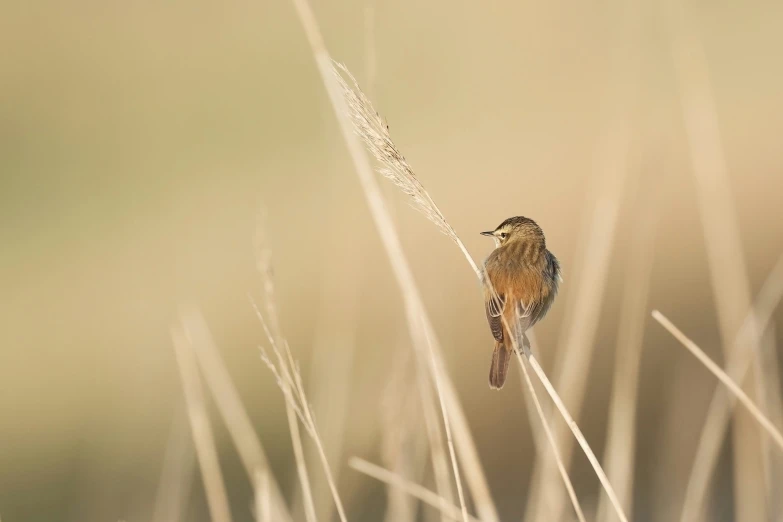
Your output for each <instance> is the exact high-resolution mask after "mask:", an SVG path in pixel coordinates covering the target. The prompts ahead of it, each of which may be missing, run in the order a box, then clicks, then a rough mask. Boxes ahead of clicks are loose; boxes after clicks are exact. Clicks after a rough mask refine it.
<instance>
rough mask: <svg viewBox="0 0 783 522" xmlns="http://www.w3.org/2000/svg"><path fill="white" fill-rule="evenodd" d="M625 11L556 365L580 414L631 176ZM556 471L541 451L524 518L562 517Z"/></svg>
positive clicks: (634, 57)
mask: <svg viewBox="0 0 783 522" xmlns="http://www.w3.org/2000/svg"><path fill="white" fill-rule="evenodd" d="M621 9H622V11H623V16H622V17H621V22H620V23H619V25H618V26H617V31H618V33H617V34H616V35H614V37H613V41H614V46H613V49H614V51H613V54H612V56H611V60H610V67H611V69H610V75H611V76H610V77H611V78H612V80H613V81H612V82H611V83H610V84H609V89H611V90H612V92H611V94H610V95H609V96H608V97H607V104H608V112H609V115H608V123H607V126H606V130H605V132H604V133H603V135H602V137H601V139H600V141H599V143H598V147H597V151H596V163H595V165H594V171H595V172H596V176H595V177H596V179H595V182H591V184H590V197H591V199H592V201H591V202H590V205H591V206H590V207H589V208H590V210H589V212H590V215H589V216H588V217H587V218H586V219H584V220H583V223H584V228H583V231H582V233H581V234H580V235H579V237H580V238H582V239H581V241H580V243H579V246H578V250H577V252H578V253H579V254H578V255H577V256H576V257H575V259H582V264H581V267H579V269H578V272H577V270H576V269H575V270H573V271H572V272H571V273H572V274H573V275H572V276H571V277H570V278H569V276H568V275H566V276H565V279H566V280H568V281H571V284H572V285H574V287H573V289H572V291H571V293H570V296H571V297H570V300H569V302H568V303H567V305H566V313H567V318H568V319H567V320H566V321H565V326H564V332H563V334H561V336H560V339H559V342H558V346H557V351H556V356H555V366H554V368H555V369H554V378H553V381H554V383H555V384H554V385H555V388H556V389H558V390H560V392H561V394H562V399H563V402H564V403H565V404H566V405H567V407H568V408H569V409H570V411H571V414H572V415H573V417H574V418H579V414H580V412H581V410H582V406H583V403H584V398H585V396H586V395H587V394H586V393H585V390H586V387H587V379H588V376H589V373H590V372H589V370H590V364H591V361H592V358H593V352H594V349H595V338H596V332H597V328H598V323H599V319H600V316H601V310H602V308H603V306H602V305H603V300H604V292H605V289H606V281H607V277H608V272H609V260H610V257H611V253H612V248H613V245H614V236H615V230H616V228H617V222H618V216H619V212H620V205H621V203H622V198H623V192H624V188H625V185H626V178H627V177H628V163H629V153H630V147H631V143H630V142H631V137H632V136H633V134H634V131H635V128H634V125H633V121H632V118H633V116H634V112H633V109H634V108H635V101H636V98H637V96H638V90H639V73H640V71H639V63H640V59H639V56H638V55H639V51H638V44H637V43H636V42H637V39H638V34H639V32H640V30H639V28H640V26H641V24H640V21H641V16H640V12H639V9H640V7H639V6H638V5H636V3H634V2H625V3H622V4H621ZM548 418H549V419H552V420H553V422H554V424H553V426H554V433H555V441H556V443H557V446H558V447H559V448H560V449H561V451H562V456H563V460H564V461H565V462H566V464H568V463H569V462H570V461H571V457H572V454H573V442H572V439H571V438H570V437H568V436H567V433H568V432H567V426H566V425H565V424H564V423H563V422H561V421H559V420H557V419H555V418H554V417H553V414H551V413H550V414H549V415H548ZM557 481H558V478H557V471H556V467H555V465H554V463H553V461H552V459H550V458H548V455H547V454H546V453H543V452H540V453H538V454H537V455H536V460H535V464H534V468H533V479H532V482H531V483H532V487H531V496H530V500H529V501H528V504H527V508H526V510H525V518H524V520H526V521H528V522H538V521H541V520H562V517H563V509H564V507H565V499H564V497H563V490H562V488H560V487H558V486H557Z"/></svg>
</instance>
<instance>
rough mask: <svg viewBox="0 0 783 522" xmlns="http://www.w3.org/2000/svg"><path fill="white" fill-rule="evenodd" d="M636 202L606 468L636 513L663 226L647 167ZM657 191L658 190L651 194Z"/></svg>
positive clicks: (606, 521)
mask: <svg viewBox="0 0 783 522" xmlns="http://www.w3.org/2000/svg"><path fill="white" fill-rule="evenodd" d="M636 179H637V180H639V182H638V183H636V185H638V186H637V188H636V205H634V209H636V210H635V215H634V217H633V234H632V236H633V237H632V239H631V253H630V259H629V261H628V265H627V267H626V273H625V284H624V285H623V297H622V305H621V308H620V317H619V328H618V332H617V345H616V346H615V362H614V377H613V381H612V393H611V399H610V403H609V420H608V427H607V430H606V443H605V448H606V449H605V450H604V467H605V468H606V473H607V475H608V476H609V480H611V481H612V484H615V487H616V488H617V496H618V498H619V499H620V503H621V505H622V506H623V509H625V512H626V513H633V483H634V463H635V456H636V451H635V449H636V412H637V404H636V401H637V395H638V391H639V390H638V386H639V365H640V362H641V356H642V344H643V339H644V324H645V321H646V320H647V298H648V295H649V290H650V279H651V276H652V268H653V259H654V252H655V230H656V225H657V221H658V220H657V215H658V210H657V208H656V207H657V203H658V198H657V193H656V192H655V191H656V188H657V181H658V180H657V177H653V176H651V175H649V174H648V173H647V172H645V173H640V175H638V176H636ZM651 193H652V195H651ZM614 519H615V518H614V515H613V513H612V511H611V510H610V509H609V506H608V504H607V503H606V497H603V496H602V497H601V498H600V500H599V502H598V511H597V514H596V520H598V521H599V522H600V521H602V522H611V521H612V520H614Z"/></svg>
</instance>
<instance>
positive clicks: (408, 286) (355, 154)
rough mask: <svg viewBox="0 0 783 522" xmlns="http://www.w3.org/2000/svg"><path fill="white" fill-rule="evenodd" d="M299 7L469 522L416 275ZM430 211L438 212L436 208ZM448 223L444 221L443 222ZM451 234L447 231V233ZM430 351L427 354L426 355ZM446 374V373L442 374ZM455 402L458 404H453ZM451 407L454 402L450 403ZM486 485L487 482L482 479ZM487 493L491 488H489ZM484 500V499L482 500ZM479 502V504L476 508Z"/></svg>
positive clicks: (299, 2) (309, 19)
mask: <svg viewBox="0 0 783 522" xmlns="http://www.w3.org/2000/svg"><path fill="white" fill-rule="evenodd" d="M293 3H294V6H295V7H296V10H297V13H298V15H299V19H300V21H301V22H302V25H303V26H304V29H305V33H306V35H307V38H308V41H309V43H310V46H311V49H312V51H313V55H314V57H315V61H316V64H317V65H318V69H319V72H320V73H321V78H322V80H323V82H324V86H325V88H326V91H327V93H328V94H329V99H330V101H331V102H332V107H333V109H334V112H335V115H336V116H337V120H338V122H339V124H340V129H341V131H342V134H343V138H344V139H345V142H346V145H347V147H348V150H349V152H350V154H351V158H352V159H353V162H354V166H355V167H356V172H357V174H358V175H359V180H360V182H361V185H362V188H363V190H364V193H365V196H366V197H367V200H368V204H369V206H370V211H371V214H372V217H373V220H374V221H375V224H376V227H377V228H378V231H379V233H380V235H381V239H382V240H383V244H384V247H385V248H386V252H387V254H388V255H389V258H390V260H391V263H392V268H393V270H394V273H395V276H396V277H397V280H398V283H399V284H400V286H401V288H402V291H403V297H404V299H405V303H406V306H405V308H406V316H407V319H408V325H409V327H410V329H411V336H412V339H413V341H414V346H415V347H417V349H418V350H419V351H420V357H424V358H428V359H429V364H430V367H431V372H432V378H433V382H434V384H435V389H436V391H437V393H438V400H439V402H440V404H441V409H442V414H443V420H444V428H445V431H446V440H447V443H448V446H449V453H450V456H451V461H452V469H453V472H454V479H455V482H456V484H457V493H458V495H459V499H460V508H461V511H462V515H463V520H467V507H466V504H465V494H464V492H463V489H462V480H461V477H460V471H459V466H458V465H457V460H456V453H455V449H454V442H453V440H452V433H451V425H450V423H449V415H448V412H447V410H446V404H447V403H446V401H445V400H444V397H443V389H442V386H441V380H442V379H441V375H440V374H441V371H440V365H439V361H436V354H435V352H434V350H433V347H432V344H431V343H430V342H429V341H430V339H431V337H430V336H428V335H427V329H426V323H425V322H423V319H422V316H423V315H424V314H425V313H426V312H425V309H424V306H423V303H422V300H421V297H420V296H419V294H418V289H417V287H416V284H415V281H414V279H413V274H412V273H411V270H410V267H409V265H408V262H407V259H406V258H405V255H404V253H403V251H402V246H401V245H400V241H399V237H398V235H397V232H396V228H395V226H394V223H393V222H392V220H391V217H390V216H389V213H388V211H387V210H386V205H385V202H384V200H383V196H382V194H381V192H380V190H379V188H378V184H377V182H376V180H375V177H374V175H373V173H372V168H371V167H370V164H369V162H368V160H367V157H366V156H365V154H364V152H363V151H362V148H361V144H360V143H359V140H358V139H357V137H356V135H355V134H354V133H353V132H352V128H351V122H350V120H349V119H348V114H349V112H348V106H347V104H346V100H345V99H344V98H343V92H342V90H341V88H340V84H339V83H338V79H337V77H336V75H335V73H334V69H333V68H332V61H331V59H330V57H329V54H328V52H327V50H326V46H325V45H324V42H323V38H322V37H321V34H320V30H319V29H318V24H317V22H316V20H315V16H314V15H313V12H312V10H311V8H310V4H309V3H308V2H307V1H306V0H293ZM428 208H430V209H432V208H435V209H436V207H435V206H434V204H433V205H432V206H431V207H428ZM444 222H445V220H444ZM445 231H446V232H448V230H445ZM427 351H429V353H428V354H427V353H426V352H427ZM443 373H445V372H443ZM453 402H456V401H453ZM450 403H451V402H450ZM465 436H466V434H465V433H462V434H461V437H465ZM470 471H471V472H470V473H469V474H468V476H469V477H470V476H472V477H475V478H474V480H482V479H483V471H481V470H480V468H478V469H472V470H470ZM483 481H484V482H486V480H485V479H483ZM487 490H488V488H487ZM479 493H480V490H479V489H474V495H477V494H479ZM482 500H484V499H482ZM478 504H479V502H477V505H478ZM480 504H481V505H482V506H486V505H487V502H486V501H482V502H480ZM487 515H489V517H491V519H490V520H492V521H494V520H496V519H497V513H496V512H495V511H494V507H493V508H492V510H491V512H488V513H487Z"/></svg>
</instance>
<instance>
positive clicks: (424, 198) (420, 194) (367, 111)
mask: <svg viewBox="0 0 783 522" xmlns="http://www.w3.org/2000/svg"><path fill="white" fill-rule="evenodd" d="M340 69H341V70H342V72H343V73H344V74H345V75H347V76H348V77H349V78H350V79H351V81H352V83H353V86H349V85H348V84H347V82H346V81H345V79H344V77H343V76H342V74H340V73H339V71H338V73H337V75H338V78H339V80H340V83H341V85H342V87H343V92H344V94H345V96H346V99H347V105H348V107H349V108H350V111H351V113H350V114H351V119H352V120H353V124H354V127H355V128H356V130H357V132H358V134H359V135H360V136H361V137H362V138H363V140H364V142H365V144H366V145H367V146H368V148H369V149H370V150H371V151H372V153H373V155H374V156H375V157H376V159H378V161H379V162H380V163H381V165H382V166H383V168H382V170H381V171H380V172H381V174H383V175H384V176H385V177H387V178H388V179H390V180H391V181H392V182H393V183H395V184H396V185H397V186H398V187H399V188H400V189H401V190H402V191H403V192H404V193H405V194H406V195H408V196H409V197H410V198H411V200H412V202H413V204H414V207H415V208H417V209H418V210H419V211H421V212H422V213H423V214H424V215H425V216H426V217H427V218H428V219H429V220H430V221H432V222H433V223H435V224H436V225H437V226H438V227H439V228H440V230H441V231H442V232H443V233H444V234H446V235H447V236H448V237H449V238H450V239H452V240H453V241H454V243H455V244H456V245H457V246H458V247H459V248H460V250H461V251H462V253H463V254H464V256H465V258H466V260H467V261H468V263H469V264H470V266H471V268H473V270H474V272H475V274H476V276H477V277H478V278H479V280H481V279H482V274H481V272H480V271H479V269H478V267H477V266H476V263H475V262H474V261H473V258H472V257H471V256H470V254H469V253H468V251H467V249H466V248H465V246H464V244H463V243H462V241H461V240H460V239H459V237H458V236H457V234H456V232H455V231H454V229H453V228H452V227H451V226H450V225H449V224H448V222H447V221H446V219H445V217H444V216H443V214H442V213H441V212H440V209H438V207H437V206H436V205H435V203H434V202H433V201H432V198H431V197H430V196H429V194H428V193H427V191H426V190H425V189H424V187H423V186H422V185H421V183H420V182H419V181H418V179H417V178H416V176H415V175H414V174H413V171H412V169H411V168H410V166H409V165H408V163H407V161H406V160H405V158H404V157H403V156H402V154H400V152H399V150H398V149H397V148H396V146H395V145H394V143H393V141H392V140H391V137H390V136H389V134H388V127H386V125H385V124H384V123H383V120H382V119H381V118H380V116H379V115H378V113H377V112H376V111H375V110H374V109H373V107H372V104H371V103H370V101H369V100H368V99H367V97H366V96H365V95H364V94H363V93H362V91H361V89H359V87H358V85H356V81H355V80H354V79H353V77H352V76H351V75H350V73H348V71H347V70H346V69H345V68H344V67H340ZM390 257H391V256H390ZM411 293H412V294H415V295H418V294H417V292H416V289H415V286H414V287H413V288H412V289H411ZM403 294H404V296H405V292H403ZM419 303H420V301H419ZM421 311H422V314H421V319H422V321H424V322H425V325H426V327H427V331H428V332H431V331H432V326H431V325H430V324H429V322H428V321H429V319H428V318H427V317H426V314H424V313H423V312H424V311H423V308H422V309H421ZM411 319H412V320H415V319H416V318H415V317H413V318H411ZM433 353H434V351H431V352H430V354H433ZM529 361H530V362H531V366H532V368H533V369H534V371H535V372H536V374H537V375H538V377H539V379H540V380H541V382H542V383H543V384H544V387H545V388H546V390H547V392H548V393H549V394H550V396H551V397H552V399H553V400H554V401H555V404H556V405H557V406H558V409H559V410H560V413H561V414H562V415H563V418H564V419H566V421H567V425H568V426H569V428H571V430H572V431H573V433H574V436H575V437H576V438H577V440H578V442H579V444H580V446H582V448H583V450H584V451H585V454H586V455H587V457H588V459H589V460H590V462H591V464H592V465H593V467H594V469H595V471H596V474H597V475H598V477H599V480H600V481H601V483H602V485H603V486H604V489H606V491H607V494H608V495H609V497H610V499H611V500H612V502H613V504H614V505H615V507H616V508H617V511H618V515H619V516H620V518H621V520H623V521H624V522H625V521H626V518H625V515H624V514H623V511H622V508H620V506H619V505H618V503H617V499H616V495H615V494H614V490H613V489H612V486H611V484H609V481H608V479H607V478H606V475H605V474H604V472H603V470H602V469H601V465H600V464H599V463H598V460H597V459H596V457H595V454H594V453H593V452H592V450H591V449H590V446H589V445H588V444H587V441H586V440H585V439H584V436H583V435H582V433H581V431H580V430H579V428H578V426H576V423H575V422H574V421H573V419H572V418H571V416H570V414H569V413H568V410H567V409H566V408H565V405H564V404H563V402H562V401H561V400H560V397H559V396H558V395H557V392H555V389H554V387H553V386H552V384H551V383H550V382H549V379H548V378H547V376H546V374H545V373H544V370H543V369H542V368H541V366H540V365H539V364H538V361H537V360H536V359H535V357H533V356H532V354H529ZM438 363H439V360H436V358H435V357H434V356H433V357H432V364H433V366H435V367H436V369H437V373H436V375H437V374H445V372H444V371H443V370H442V369H440V368H437V365H438ZM436 384H437V379H436ZM533 393H535V390H534V389H533ZM447 438H448V429H447ZM555 451H557V449H555Z"/></svg>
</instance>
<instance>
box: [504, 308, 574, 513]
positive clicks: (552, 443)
mask: <svg viewBox="0 0 783 522" xmlns="http://www.w3.org/2000/svg"><path fill="white" fill-rule="evenodd" d="M504 321H505V320H504ZM507 329H508V328H507ZM516 344H517V343H516V340H515V341H514V345H515V346H514V350H515V352H514V353H516V356H517V359H518V362H519V366H520V368H522V376H523V377H524V381H525V385H526V386H527V390H528V392H529V396H530V398H529V402H532V403H533V407H534V408H535V410H536V412H537V413H538V418H539V419H540V422H541V428H542V430H543V431H544V434H545V435H546V438H547V441H548V442H549V446H546V445H544V444H543V443H542V442H540V441H539V442H538V443H537V444H536V450H537V451H539V452H544V451H547V450H548V449H551V450H552V454H553V456H554V458H555V463H556V464H557V470H558V471H559V472H560V477H561V478H562V479H563V484H565V487H566V490H567V491H568V497H569V498H570V499H571V504H572V505H573V506H574V512H575V513H576V518H577V519H579V522H585V515H584V513H583V512H582V507H581V506H580V505H579V499H578V498H577V497H576V492H575V491H574V486H573V484H571V479H570V478H569V477H568V470H566V467H565V464H563V459H562V458H561V457H560V451H559V450H558V449H557V442H556V441H555V438H554V435H552V430H550V429H549V424H548V423H547V419H546V416H545V415H544V410H543V409H542V408H541V403H540V402H539V400H538V394H536V390H535V388H534V387H533V381H532V380H531V379H530V374H529V373H528V371H527V367H526V366H525V362H524V360H523V359H522V356H521V355H520V354H519V347H518V346H516ZM523 394H524V395H525V397H527V396H528V394H527V393H524V390H523ZM531 418H532V415H531ZM531 427H532V428H533V429H535V427H534V426H532V425H531Z"/></svg>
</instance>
